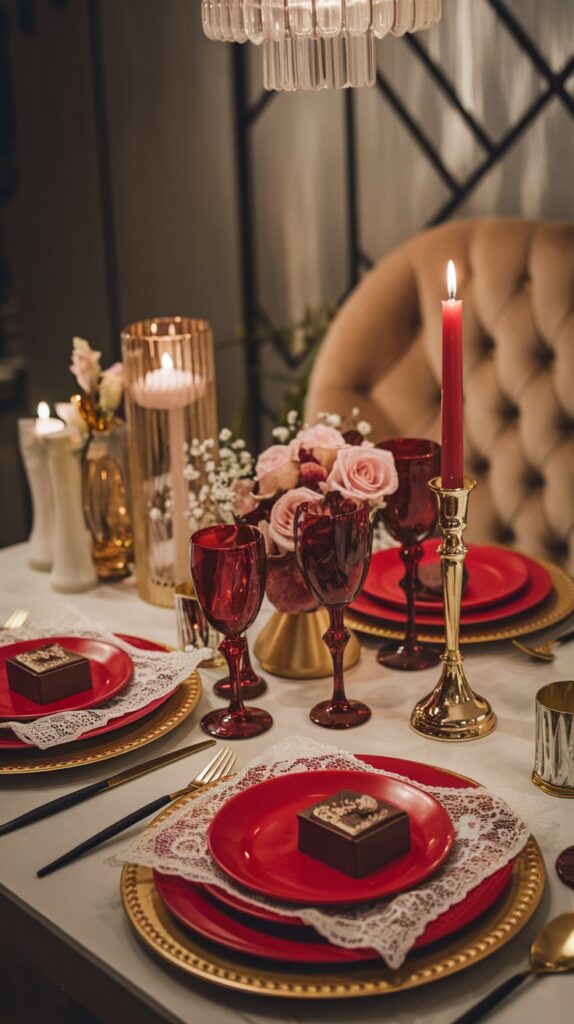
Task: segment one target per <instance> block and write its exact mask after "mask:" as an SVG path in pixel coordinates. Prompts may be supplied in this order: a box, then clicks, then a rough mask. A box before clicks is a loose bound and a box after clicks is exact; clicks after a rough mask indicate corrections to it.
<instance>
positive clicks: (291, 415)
mask: <svg viewBox="0 0 574 1024" xmlns="http://www.w3.org/2000/svg"><path fill="white" fill-rule="evenodd" d="M298 418H299V413H298V412H297V410H296V409H290V410H289V412H288V413H287V423H288V424H289V426H290V427H294V426H295V424H296V423H297V420H298Z"/></svg>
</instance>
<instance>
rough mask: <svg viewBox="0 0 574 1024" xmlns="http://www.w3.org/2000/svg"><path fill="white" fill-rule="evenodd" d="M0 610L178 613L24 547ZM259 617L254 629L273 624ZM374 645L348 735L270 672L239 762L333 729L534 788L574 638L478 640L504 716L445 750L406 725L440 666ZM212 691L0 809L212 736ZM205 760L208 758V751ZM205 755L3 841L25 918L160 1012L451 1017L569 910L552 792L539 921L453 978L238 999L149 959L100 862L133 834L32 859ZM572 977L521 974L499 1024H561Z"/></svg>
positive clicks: (375, 748)
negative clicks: (262, 721) (393, 665)
mask: <svg viewBox="0 0 574 1024" xmlns="http://www.w3.org/2000/svg"><path fill="white" fill-rule="evenodd" d="M0 579H1V580H2V592H1V596H0V621H3V620H4V619H5V618H6V616H7V615H8V613H9V612H10V611H11V610H12V609H13V608H16V607H20V606H23V607H26V608H28V609H29V611H30V616H31V618H43V617H45V616H46V615H49V614H52V613H54V612H56V611H60V610H61V609H62V608H65V607H66V606H68V607H72V608H76V609H79V610H80V611H82V612H84V613H86V614H88V615H89V616H90V617H91V618H92V619H93V620H94V621H98V622H101V623H103V624H104V625H106V626H107V627H108V628H109V629H113V630H117V631H118V632H124V633H132V634H136V635H139V636H145V637H147V638H149V639H153V640H157V641H161V642H164V643H175V617H174V613H173V612H172V611H169V610H165V609H159V608H154V607H152V606H151V605H146V604H144V603H143V602H141V601H140V600H139V598H138V597H137V592H136V589H135V584H134V582H133V580H126V581H124V582H123V583H121V584H117V585H114V586H111V585H107V586H100V587H99V588H97V589H96V590H93V591H91V592H89V593H87V594H79V595H74V596H73V597H71V596H66V595H62V594H56V593H54V592H53V591H52V590H51V589H50V584H49V577H48V576H47V575H45V574H41V573H34V572H32V571H30V570H28V569H27V567H26V547H25V545H18V546H16V547H13V548H7V549H5V550H4V551H1V552H0ZM264 614H265V613H264V612H262V616H261V618H260V620H258V623H257V625H256V626H255V627H254V635H256V632H257V629H258V628H260V624H261V622H262V621H263V620H264V619H263V617H264ZM375 648H376V644H373V643H372V642H369V644H368V646H366V647H365V648H364V650H363V654H362V657H361V661H360V663H359V665H358V666H357V667H356V668H354V669H352V670H351V671H350V672H348V674H347V683H348V692H349V694H350V695H352V696H355V695H356V696H358V697H361V698H362V699H364V700H366V702H367V703H368V704H369V705H370V706H371V708H372V710H373V715H372V718H371V721H370V722H369V723H368V724H367V725H365V726H362V727H361V728H359V729H355V730H350V731H349V732H348V733H342V734H333V733H326V732H324V731H323V730H319V729H318V728H317V727H316V726H313V725H312V724H311V722H310V721H309V718H308V711H309V708H310V707H311V706H312V705H313V704H314V703H315V702H316V701H317V700H318V699H320V698H321V697H323V696H326V695H327V694H328V692H329V681H328V680H317V681H301V682H298V681H296V680H290V681H289V680H280V679H276V678H274V677H272V676H268V677H267V679H268V683H269V691H268V693H267V694H265V696H264V697H263V698H260V699H259V701H258V703H259V704H261V705H262V706H263V707H265V708H267V709H268V710H269V711H270V712H271V713H272V714H273V717H274V722H275V724H274V726H273V729H272V730H271V731H270V732H269V733H267V734H266V735H265V736H262V737H259V738H256V739H253V740H249V741H245V742H241V743H237V745H236V747H237V752H238V755H239V764H240V765H244V764H246V763H247V761H248V760H249V759H250V758H251V757H252V756H253V754H254V753H255V752H256V751H257V752H259V751H261V750H263V749H265V747H266V746H268V745H270V744H272V743H273V742H275V741H276V740H279V739H281V738H283V737H285V736H288V735H293V734H294V733H298V734H308V735H309V736H315V737H318V738H320V739H324V738H327V739H328V741H329V742H331V741H332V742H336V743H338V744H339V745H340V746H341V747H345V748H346V749H348V750H351V751H356V752H365V753H378V754H389V755H394V756H397V757H405V758H411V759H414V760H418V761H423V762H426V763H429V764H435V765H439V766H441V767H444V768H449V769H451V770H453V771H457V772H461V773H462V774H464V775H469V776H471V777H472V778H475V779H477V780H478V781H479V782H481V783H483V784H484V785H486V786H491V787H493V788H496V787H499V788H500V787H503V788H505V789H510V790H514V791H515V792H516V794H517V797H516V803H517V805H518V806H520V795H521V794H524V795H527V796H532V795H535V794H537V793H538V790H536V789H535V788H534V787H533V785H532V783H531V781H530V773H531V770H532V761H533V754H534V724H533V723H534V695H535V693H536V690H537V689H538V688H539V687H540V686H542V685H543V684H544V683H546V682H549V681H551V680H553V679H566V678H572V677H573V675H574V644H571V645H569V646H566V645H565V646H564V647H563V648H558V649H557V657H556V660H555V661H554V662H553V663H552V664H544V663H535V662H533V661H531V660H529V659H528V658H526V657H525V656H523V655H522V654H520V653H519V652H518V651H517V650H516V649H515V648H514V647H512V645H511V644H501V645H489V646H482V647H480V646H475V647H474V648H472V649H471V650H467V661H466V670H467V675H468V677H469V680H470V682H471V684H472V686H473V687H474V688H475V689H476V690H477V691H478V692H479V693H483V694H484V695H485V696H487V697H488V698H489V699H490V701H491V703H492V704H493V706H494V708H495V710H496V713H497V715H498V727H497V729H496V730H495V732H494V733H492V734H491V735H490V736H488V737H486V738H485V739H482V740H479V741H476V742H473V743H461V744H456V745H454V746H450V745H447V744H444V743H436V742H433V741H432V740H425V739H423V738H421V737H420V736H418V735H417V734H416V733H414V732H413V731H412V730H411V729H410V727H409V724H408V723H409V716H410V712H411V709H412V707H413V705H414V703H415V702H416V700H417V699H418V698H420V697H421V696H422V695H424V694H425V693H427V692H428V691H429V690H430V689H431V688H432V686H433V685H434V683H435V682H436V678H437V669H436V668H435V669H430V670H427V671H425V672H409V673H400V672H391V671H389V670H388V669H382V668H380V667H379V666H378V664H377V662H376V660H375V653H374V652H375ZM202 677H203V683H204V694H203V697H202V700H201V703H200V705H199V708H198V709H197V711H196V712H195V713H194V715H193V716H192V718H191V719H190V720H189V721H188V723H186V724H185V725H183V726H182V727H180V728H179V729H178V730H176V731H175V732H174V733H172V734H171V735H170V736H168V737H166V738H165V739H164V740H162V741H161V742H159V743H157V744H155V745H154V746H153V748H152V747H150V748H147V749H145V750H143V751H139V752H136V753H135V754H133V755H129V756H128V757H124V758H121V759H119V760H118V761H115V762H110V761H108V762H104V763H103V764H102V765H100V766H98V767H94V768H91V769H86V770H84V771H82V772H81V773H79V774H78V773H76V774H75V775H73V774H71V773H63V774H62V773H54V774H53V775H51V776H50V775H46V776H42V777H34V776H29V777H22V778H19V779H8V778H2V779H0V802H1V812H0V820H6V819H8V818H11V817H13V816H15V815H16V814H19V813H22V812H23V811H25V810H28V809H29V808H32V807H34V806H35V805H37V804H39V803H41V802H43V801H45V800H46V799H49V798H51V797H54V796H56V795H58V794H60V793H65V792H68V791H69V790H72V789H74V788H76V787H78V786H79V785H84V784H87V783H88V782H89V781H95V780H96V779H99V778H103V777H105V776H106V775H109V774H111V773H112V772H113V771H119V770H120V769H121V768H123V767H127V766H128V765H129V764H131V763H136V762H137V761H139V760H142V759H143V758H145V757H146V756H153V755H155V754H159V753H162V752H163V751H164V750H170V749H174V748H176V747H180V746H184V745H186V744H188V743H189V742H191V741H192V740H193V739H198V738H200V737H201V736H203V733H202V732H201V729H200V727H199V719H200V717H201V715H202V714H203V713H205V711H207V710H208V709H209V708H212V707H216V706H221V702H220V701H218V700H217V699H216V698H214V696H213V694H212V692H211V685H210V683H211V681H212V680H213V678H214V673H213V672H212V673H207V672H202ZM201 756H202V755H200V757H201ZM199 765H200V760H199V758H194V759H193V765H192V763H191V761H190V762H185V763H183V764H182V763H179V764H175V765H171V766H169V767H167V768H164V769H162V770H161V771H159V772H156V773H154V774H153V775H151V776H149V777H148V778H144V779H140V780H138V781H136V782H133V783H131V784H129V785H127V786H123V787H120V788H119V789H117V790H114V791H113V792H110V793H107V794H104V795H101V796H98V797H96V798H94V799H93V800H91V801H88V802H86V803H85V804H83V805H80V806H78V807H76V808H74V809H71V810H68V811H66V812H64V813H63V814H60V815H58V816H56V817H53V818H49V819H47V820H45V821H43V822H38V823H37V824H35V825H32V826H30V827H28V828H26V829H23V830H22V831H19V832H15V833H13V834H11V835H8V836H4V837H2V838H0V879H1V882H2V885H3V887H4V888H5V890H6V891H7V892H9V893H10V894H11V895H12V896H13V897H14V898H15V899H16V900H17V901H18V902H19V903H20V904H21V905H24V906H25V907H26V908H27V909H28V910H29V912H30V914H32V915H35V916H39V917H41V918H44V919H45V920H46V921H47V922H49V924H50V927H51V928H52V929H54V930H55V931H56V932H57V933H58V934H59V935H60V936H62V937H64V938H65V939H66V941H68V942H69V943H70V945H72V946H74V947H75V948H76V949H80V950H81V951H82V953H83V954H84V955H85V956H86V957H87V958H88V959H90V960H92V961H97V962H98V963H99V964H100V966H101V967H102V969H103V970H104V971H109V973H110V974H112V975H114V976H115V977H116V978H118V977H119V978H120V979H121V980H122V981H123V983H125V985H126V987H128V988H130V989H131V990H132V991H134V990H136V991H137V992H138V993H139V994H140V995H141V998H142V999H143V1000H145V1001H147V1002H149V1003H150V1004H151V1005H153V1006H156V1007H162V1008H164V1009H165V1013H166V1019H169V1020H174V1021H178V1022H185V1024H191V1022H193V1024H232V1022H233V1024H235V1022H239V1021H249V1022H261V1024H263V1022H272V1021H278V1022H288V1021H289V1022H294V1021H297V1022H301V1024H303V1022H307V1021H309V1022H311V1021H337V1022H341V1024H343V1022H345V1024H346V1022H350V1021H353V1022H362V1021H365V1022H367V1021H380V1020H388V1021H394V1022H397V1024H403V1022H404V1024H407V1022H408V1024H414V1022H416V1021H422V1020H424V1021H425V1022H428V1024H448V1022H449V1021H451V1020H452V1019H453V1018H455V1017H456V1016H457V1015H458V1014H460V1013H461V1012H463V1010H465V1009H467V1008H468V1007H470V1005H471V1004H472V1003H473V1002H475V1001H476V1000H477V999H478V998H480V997H481V996H482V995H484V994H485V993H486V992H487V991H488V990H489V989H490V988H491V987H493V986H494V985H496V984H498V983H499V982H500V981H502V980H504V978H505V977H507V976H509V975H510V974H511V973H513V972H514V971H516V970H518V969H521V968H522V967H524V966H525V965H526V963H527V954H528V947H529V944H530V942H531V941H532V938H533V937H534V935H535V934H536V932H537V931H538V930H539V928H540V927H541V926H542V924H543V923H544V922H545V921H546V920H548V919H549V918H550V917H553V916H555V915H556V914H559V913H563V912H564V911H567V910H574V890H572V889H568V888H567V887H566V886H565V885H563V884H562V883H561V882H560V881H559V879H558V877H557V876H556V873H555V870H554V862H555V859H556V856H557V854H558V853H559V852H560V850H561V849H562V848H563V847H565V846H568V845H571V844H573V843H574V802H572V801H569V800H558V799H555V798H553V797H545V798H544V799H545V800H547V801H548V807H549V812H548V815H547V816H546V817H547V818H548V819H549V820H550V821H551V822H552V823H553V824H554V826H555V828H554V834H553V835H552V837H551V838H550V839H548V838H543V837H542V838H541V837H539V838H541V846H542V849H543V853H544V857H545V861H546V867H547V871H548V885H547V889H546V893H545V896H544V897H543V900H542V904H541V907H540V908H539V910H538V911H537V913H536V915H535V917H534V918H533V920H532V921H531V922H530V924H529V925H528V926H527V927H526V928H525V929H524V930H523V932H521V934H520V935H519V936H517V937H516V938H515V939H514V940H513V941H512V942H511V943H510V944H509V945H508V946H507V947H506V948H505V949H504V950H501V951H499V952H498V953H496V954H494V955H493V956H492V957H490V958H488V959H487V960H485V961H484V962H483V963H482V964H479V965H477V966H475V967H473V968H472V969H470V970H467V971H463V972H461V973H460V974H459V975H456V976H454V977H452V978H449V979H445V980H444V981H441V982H438V983H435V984H433V985H430V986H428V987H427V988H420V989H417V990H414V991H411V992H405V993H404V994H400V995H393V996H390V997H389V996H385V997H379V998H376V999H364V1000H356V1001H354V1002H351V1003H349V1002H347V1001H345V1000H340V1001H337V1002H332V1003H328V1002H324V1003H313V1002H308V1003H304V1002H293V1001H290V1000H289V1001H281V1000H271V999H258V998H256V997H250V996H241V995H239V994H237V993H232V992H227V991H226V990H224V989H222V988H216V987H215V986H213V987H210V986H208V985H205V984H199V983H194V982H193V980H190V979H185V978H183V977H182V979H181V980H178V979H177V978H174V977H172V976H171V975H169V974H168V973H167V972H166V971H164V970H163V968H162V967H161V965H160V964H158V963H157V962H155V961H154V960H153V959H152V958H151V957H150V956H149V955H148V954H147V953H146V951H145V950H144V949H143V948H142V947H141V946H140V944H139V943H138V941H137V940H136V939H135V937H134V936H133V934H132V932H131V931H130V928H129V925H128V923H127V921H126V919H125V916H124V914H123V911H122V908H121V905H120V899H119V874H120V872H119V869H118V868H115V867H111V866H109V864H106V858H107V857H109V855H110V854H111V853H112V852H114V853H115V852H116V851H118V852H119V851H121V850H122V849H124V848H125V847H126V846H127V843H128V841H129V838H128V836H127V835H126V836H124V837H121V838H118V839H117V840H116V841H115V842H114V843H113V844H109V845H108V847H107V849H105V850H104V849H102V850H97V851H94V852H93V853H91V854H90V855H88V856H87V857H84V858H83V859H82V860H79V861H78V862H77V863H75V864H73V865H70V866H69V867H67V868H65V869H64V870H62V871H60V872H58V873H56V874H55V875H52V876H50V877H48V878H46V879H42V880H40V879H37V878H36V876H35V871H36V869H37V868H38V867H39V866H40V865H41V864H44V863H46V862H47V861H49V860H52V859H53V858H54V857H56V856H57V855H58V854H60V853H61V852H63V851H64V850H65V849H67V848H68V847H70V846H72V845H74V844H75V843H77V842H80V841H81V840H82V839H84V838H85V837H86V836H87V835H89V834H91V833H92V832H94V831H95V830H96V829H98V828H102V827H104V825H106V824H108V823H109V822H111V821H113V820H115V819H116V818H117V817H119V816H120V815H122V814H127V813H128V812H129V811H130V810H132V809H134V808H135V807H137V806H139V805H140V804H142V803H144V802H145V801H146V800H151V799H153V798H154V797H156V796H159V795H160V794H162V793H165V792H169V791H170V790H173V789H176V788H178V787H179V786H181V785H183V784H185V782H186V781H187V779H188V778H189V777H190V776H191V775H193V774H194V773H195V771H196V770H197V769H198V767H199ZM573 1005H574V976H572V975H570V976H568V977H555V978H542V979H539V980H536V981H534V982H532V981H530V982H527V983H526V984H525V985H524V986H523V987H522V989H519V990H518V992H516V993H515V994H514V995H512V996H511V997H510V998H509V999H508V1000H507V1001H506V1003H504V1004H503V1005H502V1006H501V1007H500V1008H499V1009H498V1010H497V1011H496V1013H493V1014H492V1015H491V1017H490V1018H489V1021H490V1020H491V1021H492V1022H493V1024H498V1022H504V1024H540V1021H547V1022H552V1024H554V1022H556V1024H566V1022H569V1021H571V1020H572V1006H573Z"/></svg>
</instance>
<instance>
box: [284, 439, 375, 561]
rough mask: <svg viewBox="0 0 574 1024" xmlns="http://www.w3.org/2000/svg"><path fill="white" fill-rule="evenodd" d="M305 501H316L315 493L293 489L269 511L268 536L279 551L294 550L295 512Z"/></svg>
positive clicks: (305, 489)
mask: <svg viewBox="0 0 574 1024" xmlns="http://www.w3.org/2000/svg"><path fill="white" fill-rule="evenodd" d="M387 454H388V453H387ZM305 501H317V492H316V491H311V490H310V489H309V488H308V487H295V489H294V490H292V491H287V494H283V495H281V497H280V498H279V499H278V500H277V501H276V502H275V504H274V506H273V508H272V509H271V519H270V521H269V536H270V537H271V540H273V541H275V543H276V545H277V547H278V548H280V550H281V551H294V550H295V534H294V524H295V512H296V511H297V509H298V508H299V505H302V504H303V502H305Z"/></svg>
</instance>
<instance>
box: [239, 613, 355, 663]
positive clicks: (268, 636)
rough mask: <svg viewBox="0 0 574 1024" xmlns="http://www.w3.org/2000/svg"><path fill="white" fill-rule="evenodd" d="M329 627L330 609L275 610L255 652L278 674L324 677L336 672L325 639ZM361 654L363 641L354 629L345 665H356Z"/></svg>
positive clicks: (260, 634) (346, 649) (255, 645)
mask: <svg viewBox="0 0 574 1024" xmlns="http://www.w3.org/2000/svg"><path fill="white" fill-rule="evenodd" d="M328 628H329V613H328V611H327V609H326V608H317V610H316V611H314V612H298V613H297V614H296V615H290V614H289V613H288V612H280V611H275V612H273V615H272V616H271V618H270V619H269V621H268V622H267V623H266V625H265V626H264V627H263V629H262V630H261V632H260V633H259V636H258V637H257V640H256V641H255V644H254V646H253V651H254V654H255V656H256V657H257V659H258V661H259V664H260V665H261V668H263V669H264V670H265V671H266V672H271V674H272V675H274V676H284V677H285V678H286V679H323V678H325V677H327V676H332V675H333V660H332V658H331V655H330V654H329V651H328V649H327V647H326V646H325V643H324V641H323V634H324V633H326V632H327V630H328ZM350 632H351V631H350ZM360 653H361V646H360V644H359V641H358V640H357V637H356V636H355V634H354V633H353V632H351V639H350V640H349V643H348V644H347V647H346V648H345V657H344V661H343V666H344V668H345V669H348V668H352V666H353V665H356V664H357V662H358V660H359V657H360Z"/></svg>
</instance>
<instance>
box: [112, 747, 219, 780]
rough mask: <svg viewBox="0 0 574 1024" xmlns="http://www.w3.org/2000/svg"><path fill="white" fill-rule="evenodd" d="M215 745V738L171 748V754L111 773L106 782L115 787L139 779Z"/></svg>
mask: <svg viewBox="0 0 574 1024" xmlns="http://www.w3.org/2000/svg"><path fill="white" fill-rule="evenodd" d="M214 746H215V740H202V742H201V743H192V744H191V746H189V747H182V748H181V750H171V751H170V752H169V754H162V755H161V756H160V757H154V758H153V759H152V760H151V761H144V762H143V763H142V764H136V765H134V766H133V768H127V769H126V770H125V771H123V772H119V773H118V775H111V776H110V778H109V779H104V782H105V784H106V786H107V788H108V789H114V788H115V787H116V786H121V785H123V783H124V782H131V781H132V779H139V778H140V776H142V775H147V774H148V772H153V771H155V769H156V768H163V766H164V765H166V764H173V763H174V761H180V760H181V758H182V757H187V756H188V755H189V754H197V753H198V752H199V751H200V750H207V748H208V747H214Z"/></svg>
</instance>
